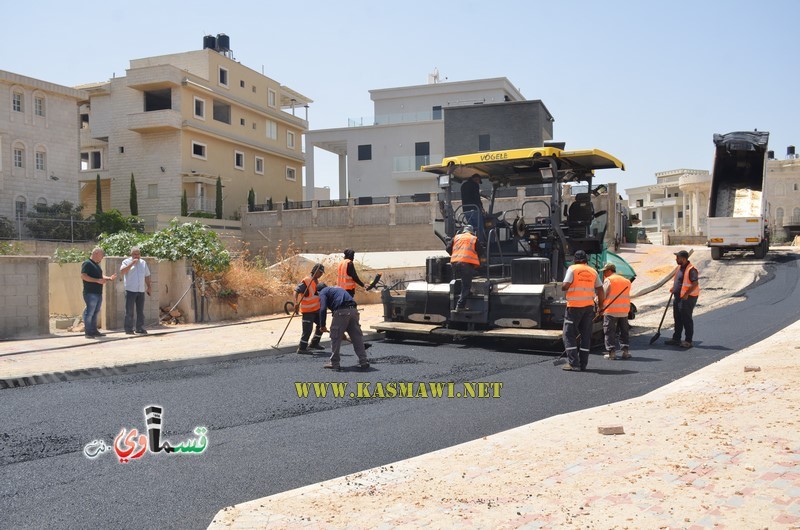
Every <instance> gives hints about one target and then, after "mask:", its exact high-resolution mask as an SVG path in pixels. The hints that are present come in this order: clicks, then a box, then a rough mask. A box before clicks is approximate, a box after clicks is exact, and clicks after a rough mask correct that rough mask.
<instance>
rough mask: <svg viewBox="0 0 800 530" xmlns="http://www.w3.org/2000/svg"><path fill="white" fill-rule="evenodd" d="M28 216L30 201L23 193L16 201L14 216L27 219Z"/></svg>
mask: <svg viewBox="0 0 800 530" xmlns="http://www.w3.org/2000/svg"><path fill="white" fill-rule="evenodd" d="M27 216H28V201H27V200H25V197H23V196H22V195H19V196H17V200H15V201H14V218H15V219H25V218H26V217H27Z"/></svg>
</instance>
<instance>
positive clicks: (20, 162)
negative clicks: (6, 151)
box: [14, 147, 25, 168]
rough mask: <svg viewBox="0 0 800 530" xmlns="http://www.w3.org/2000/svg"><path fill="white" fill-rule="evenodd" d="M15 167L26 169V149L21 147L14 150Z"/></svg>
mask: <svg viewBox="0 0 800 530" xmlns="http://www.w3.org/2000/svg"><path fill="white" fill-rule="evenodd" d="M14 167H18V168H24V167H25V149H23V148H21V147H15V148H14Z"/></svg>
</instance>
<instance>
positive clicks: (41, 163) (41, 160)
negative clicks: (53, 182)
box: [36, 151, 47, 171]
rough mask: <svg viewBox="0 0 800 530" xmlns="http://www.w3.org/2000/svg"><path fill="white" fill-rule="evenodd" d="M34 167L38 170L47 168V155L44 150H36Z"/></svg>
mask: <svg viewBox="0 0 800 530" xmlns="http://www.w3.org/2000/svg"><path fill="white" fill-rule="evenodd" d="M36 169H37V170H38V171H46V170H47V155H46V154H45V152H44V151H36Z"/></svg>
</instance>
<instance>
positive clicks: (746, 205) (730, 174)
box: [707, 131, 769, 260]
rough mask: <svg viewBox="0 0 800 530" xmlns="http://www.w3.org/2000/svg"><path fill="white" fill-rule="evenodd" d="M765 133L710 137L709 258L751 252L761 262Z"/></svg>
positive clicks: (766, 243) (765, 230)
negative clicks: (713, 148)
mask: <svg viewBox="0 0 800 530" xmlns="http://www.w3.org/2000/svg"><path fill="white" fill-rule="evenodd" d="M768 141H769V133H768V132H762V131H753V132H749V131H737V132H730V133H727V134H715V135H714V146H715V153H714V170H713V172H712V174H711V195H710V197H709V203H708V219H707V222H708V242H707V245H708V246H709V247H710V248H711V259H714V260H718V259H720V258H722V256H724V255H725V253H726V252H728V251H731V250H745V251H752V252H753V253H754V254H755V257H756V258H758V259H763V258H764V257H765V256H766V255H767V251H768V250H769V230H768V227H767V201H766V196H765V193H764V192H765V190H766V188H765V186H764V179H765V178H766V174H767V143H768Z"/></svg>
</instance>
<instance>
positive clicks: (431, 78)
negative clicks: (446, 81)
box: [428, 66, 439, 85]
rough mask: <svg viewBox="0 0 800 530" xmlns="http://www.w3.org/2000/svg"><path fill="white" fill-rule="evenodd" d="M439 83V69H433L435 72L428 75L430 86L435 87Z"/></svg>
mask: <svg viewBox="0 0 800 530" xmlns="http://www.w3.org/2000/svg"><path fill="white" fill-rule="evenodd" d="M438 82H439V69H438V68H437V67H435V66H434V67H433V72H431V73H429V74H428V84H429V85H435V84H436V83H438Z"/></svg>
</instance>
